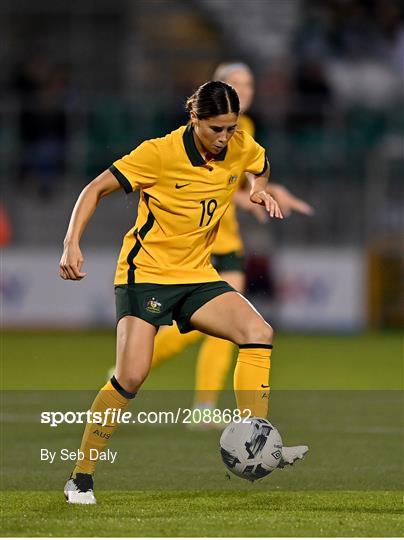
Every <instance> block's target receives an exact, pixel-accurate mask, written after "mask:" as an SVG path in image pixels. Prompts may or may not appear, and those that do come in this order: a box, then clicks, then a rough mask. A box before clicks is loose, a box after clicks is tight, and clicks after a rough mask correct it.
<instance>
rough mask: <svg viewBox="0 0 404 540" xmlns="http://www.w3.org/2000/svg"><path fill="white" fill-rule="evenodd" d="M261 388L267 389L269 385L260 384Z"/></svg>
mask: <svg viewBox="0 0 404 540" xmlns="http://www.w3.org/2000/svg"><path fill="white" fill-rule="evenodd" d="M261 388H269V384H268V385H266V384H261Z"/></svg>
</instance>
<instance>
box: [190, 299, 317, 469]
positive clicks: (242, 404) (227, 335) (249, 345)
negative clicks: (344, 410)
mask: <svg viewBox="0 0 404 540" xmlns="http://www.w3.org/2000/svg"><path fill="white" fill-rule="evenodd" d="M190 323H191V325H192V326H193V327H194V328H197V329H198V330H200V331H201V332H204V333H206V334H210V335H214V336H216V337H220V338H222V339H228V340H230V341H233V342H234V343H236V344H238V345H239V355H238V359H237V365H236V369H235V372H234V391H235V395H236V400H237V407H238V409H239V410H240V411H241V415H242V416H243V415H244V416H246V415H250V416H257V417H261V418H265V417H266V416H267V413H268V401H269V371H270V357H271V350H272V339H273V331H272V328H271V326H270V325H269V324H268V323H267V322H266V321H265V320H264V319H263V317H261V315H260V314H259V313H258V312H257V311H256V310H255V308H254V307H253V306H252V305H251V304H250V303H249V302H248V301H247V300H246V299H245V298H244V297H243V296H242V295H241V294H239V293H236V292H227V293H224V294H221V295H220V296H217V297H215V298H213V299H211V300H209V301H208V302H206V303H205V304H204V305H202V307H200V308H199V309H197V310H196V311H195V312H194V313H193V315H192V316H191V318H190ZM307 451H308V447H307V446H303V445H302V446H293V447H283V449H282V460H281V462H280V464H279V467H280V468H283V467H285V465H293V463H294V462H295V461H296V460H298V459H302V458H303V457H304V456H305V454H306V453H307Z"/></svg>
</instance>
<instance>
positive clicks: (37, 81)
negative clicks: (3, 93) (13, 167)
mask: <svg viewBox="0 0 404 540" xmlns="http://www.w3.org/2000/svg"><path fill="white" fill-rule="evenodd" d="M68 86H69V78H68V73H67V71H66V69H65V68H63V67H62V66H51V65H50V63H49V62H48V60H47V59H46V58H43V57H42V56H39V55H38V56H34V57H32V58H31V59H29V60H28V61H27V62H25V63H24V64H23V65H22V66H21V68H20V70H19V71H18V72H17V73H16V75H15V78H14V81H13V91H14V95H15V96H16V98H17V100H18V102H19V111H20V113H19V124H20V125H19V130H20V137H21V142H22V151H21V154H22V155H21V170H20V174H21V178H20V180H21V181H22V182H23V183H24V182H25V183H28V182H33V183H34V184H36V185H37V188H38V191H39V194H40V196H41V197H43V198H45V199H46V198H48V197H50V196H51V195H52V193H53V192H54V191H55V190H56V189H57V188H58V187H59V184H60V181H61V179H62V177H63V174H64V170H65V152H66V138H67V133H66V132H67V114H66V113H67V111H66V105H67V97H68Z"/></svg>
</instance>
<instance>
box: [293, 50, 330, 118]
mask: <svg viewBox="0 0 404 540" xmlns="http://www.w3.org/2000/svg"><path fill="white" fill-rule="evenodd" d="M331 102H332V91H331V87H330V85H329V83H328V81H327V78H326V75H325V71H324V69H323V65H322V64H321V63H320V62H319V61H317V60H314V59H309V60H305V61H304V62H303V63H302V64H300V65H299V66H298V68H297V72H296V77H295V100H294V104H293V108H292V111H291V114H290V118H289V120H290V124H291V126H292V127H298V128H300V127H322V126H323V124H324V121H325V119H326V115H327V112H328V110H329V109H330V106H331Z"/></svg>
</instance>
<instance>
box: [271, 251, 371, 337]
mask: <svg viewBox="0 0 404 540" xmlns="http://www.w3.org/2000/svg"><path fill="white" fill-rule="evenodd" d="M271 264H272V266H273V268H274V271H275V280H276V290H277V308H278V309H277V315H278V317H277V318H278V324H279V325H280V326H281V327H282V328H287V329H298V330H342V331H344V330H347V331H350V330H358V329H361V328H363V327H364V326H365V324H366V287H367V284H366V267H365V260H364V255H363V253H362V252H360V251H358V250H354V249H346V248H343V249H342V248H341V249H319V248H317V249H314V248H313V249H288V250H281V251H279V252H277V253H276V256H275V257H274V259H272V260H271Z"/></svg>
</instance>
